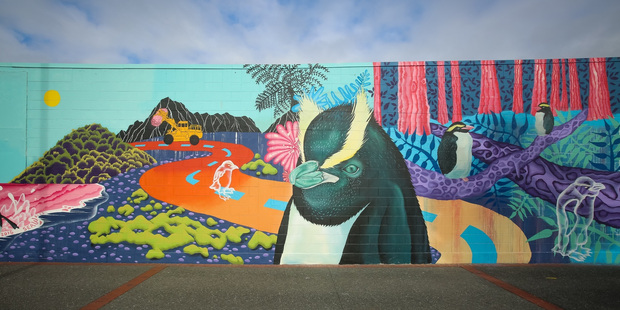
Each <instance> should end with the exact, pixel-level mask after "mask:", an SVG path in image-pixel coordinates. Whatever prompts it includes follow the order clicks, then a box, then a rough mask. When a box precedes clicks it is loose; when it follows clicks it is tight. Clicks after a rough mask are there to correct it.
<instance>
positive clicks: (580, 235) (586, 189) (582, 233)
mask: <svg viewBox="0 0 620 310" xmlns="http://www.w3.org/2000/svg"><path fill="white" fill-rule="evenodd" d="M603 189H605V185H604V184H603V183H598V182H595V181H594V180H593V179H592V178H590V177H587V176H580V177H578V178H577V179H576V180H575V182H573V184H571V185H569V186H568V187H567V188H566V189H565V190H564V191H562V193H560V195H559V196H558V201H557V203H556V217H557V224H558V237H557V238H556V244H555V246H554V247H553V249H552V251H553V253H558V254H561V255H562V256H568V257H570V258H572V259H574V260H576V261H579V262H583V261H584V260H585V259H586V257H588V256H590V254H591V253H592V250H591V249H590V248H588V247H587V246H586V244H587V243H588V242H589V241H590V239H589V237H588V228H589V227H590V225H591V224H592V221H593V220H594V202H595V200H596V197H597V196H598V195H599V193H600V191H601V190H603ZM571 209H572V213H574V214H575V215H577V216H575V221H574V223H572V224H571V223H570V220H569V217H568V212H571V211H570V210H571ZM579 214H581V216H579Z"/></svg>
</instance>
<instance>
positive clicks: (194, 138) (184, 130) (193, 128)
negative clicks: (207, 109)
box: [153, 109, 202, 145]
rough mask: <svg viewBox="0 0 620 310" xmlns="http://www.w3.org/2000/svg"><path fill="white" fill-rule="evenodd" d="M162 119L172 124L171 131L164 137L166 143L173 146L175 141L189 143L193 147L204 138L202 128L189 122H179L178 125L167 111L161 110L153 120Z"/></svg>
mask: <svg viewBox="0 0 620 310" xmlns="http://www.w3.org/2000/svg"><path fill="white" fill-rule="evenodd" d="M156 117H160V118H161V121H164V122H166V123H168V124H170V129H168V131H167V132H166V134H165V135H164V143H166V144H172V142H174V141H179V142H187V141H189V143H191V144H192V145H196V144H198V142H199V141H200V139H201V138H202V126H201V125H192V124H189V122H187V121H179V122H178V123H177V122H176V121H175V120H174V119H173V118H170V117H168V110H167V109H159V110H157V112H156V113H155V115H154V116H153V118H156Z"/></svg>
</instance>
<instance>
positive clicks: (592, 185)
mask: <svg viewBox="0 0 620 310" xmlns="http://www.w3.org/2000/svg"><path fill="white" fill-rule="evenodd" d="M573 184H574V185H575V187H576V189H577V191H579V193H580V194H582V195H585V196H591V197H596V196H598V194H599V192H600V191H601V190H602V189H604V188H605V185H604V184H602V183H598V182H595V181H594V180H592V178H590V177H587V176H581V177H578V178H577V180H575V182H574V183H573Z"/></svg>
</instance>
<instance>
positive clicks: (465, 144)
mask: <svg viewBox="0 0 620 310" xmlns="http://www.w3.org/2000/svg"><path fill="white" fill-rule="evenodd" d="M454 135H456V137H457V138H458V139H457V140H456V165H455V166H454V169H452V171H450V172H449V173H448V174H446V177H448V178H453V179H460V178H465V177H467V176H468V175H469V171H470V170H471V161H472V154H471V149H472V143H473V139H472V138H471V135H470V134H469V133H466V132H455V133H454Z"/></svg>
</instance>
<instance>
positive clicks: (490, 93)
mask: <svg viewBox="0 0 620 310" xmlns="http://www.w3.org/2000/svg"><path fill="white" fill-rule="evenodd" d="M480 63H481V68H480V73H481V77H480V105H479V106H478V114H490V113H500V112H501V111H502V101H501V97H500V94H499V82H498V81H497V71H496V70H495V61H493V60H482V61H481V62H480Z"/></svg>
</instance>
